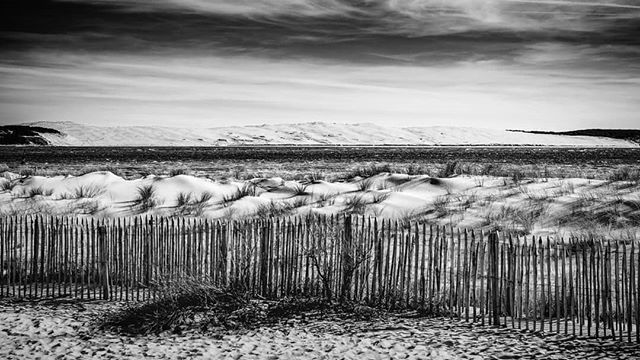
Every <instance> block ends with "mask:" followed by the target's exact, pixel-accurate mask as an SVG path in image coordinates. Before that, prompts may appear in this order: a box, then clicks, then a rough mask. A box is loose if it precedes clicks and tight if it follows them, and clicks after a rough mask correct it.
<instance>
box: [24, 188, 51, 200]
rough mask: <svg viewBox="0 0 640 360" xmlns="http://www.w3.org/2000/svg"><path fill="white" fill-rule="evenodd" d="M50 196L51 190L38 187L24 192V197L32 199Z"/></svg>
mask: <svg viewBox="0 0 640 360" xmlns="http://www.w3.org/2000/svg"><path fill="white" fill-rule="evenodd" d="M51 194H53V190H52V189H45V188H43V187H40V186H38V187H32V188H29V189H27V190H26V191H25V192H24V197H26V198H30V199H33V198H35V197H36V196H51Z"/></svg>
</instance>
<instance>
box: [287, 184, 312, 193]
mask: <svg viewBox="0 0 640 360" xmlns="http://www.w3.org/2000/svg"><path fill="white" fill-rule="evenodd" d="M308 187H309V185H306V184H305V185H303V184H300V183H296V184H295V185H293V186H292V187H291V188H290V189H291V193H292V196H306V195H309V194H310V193H309V192H308V191H307V188H308Z"/></svg>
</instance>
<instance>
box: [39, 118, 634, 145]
mask: <svg viewBox="0 0 640 360" xmlns="http://www.w3.org/2000/svg"><path fill="white" fill-rule="evenodd" d="M29 125H32V126H42V127H46V128H51V129H55V130H58V131H59V132H60V133H61V134H55V133H43V134H41V136H42V137H43V138H45V139H46V140H47V141H48V142H49V143H51V144H52V145H59V146H224V145H279V144H280V145H282V144H290V145H551V146H607V147H637V146H638V144H636V143H633V142H630V141H626V140H618V139H611V138H604V137H592V136H566V135H546V134H530V133H522V132H511V131H506V130H496V129H482V128H463V127H442V126H439V127H406V128H400V127H390V126H380V125H376V124H370V123H362V124H336V123H323V122H311V123H300V124H276V125H253V126H229V127H216V128H186V127H185V128H177V127H151V126H127V127H99V126H87V125H81V124H76V123H70V122H39V123H33V124H29Z"/></svg>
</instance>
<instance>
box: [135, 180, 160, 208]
mask: <svg viewBox="0 0 640 360" xmlns="http://www.w3.org/2000/svg"><path fill="white" fill-rule="evenodd" d="M137 191H138V197H137V198H136V200H135V201H134V203H135V206H136V207H137V208H138V209H139V210H140V212H146V211H148V210H150V209H151V208H153V207H155V206H156V204H157V201H156V190H155V188H154V187H153V185H142V186H139V187H138V189H137Z"/></svg>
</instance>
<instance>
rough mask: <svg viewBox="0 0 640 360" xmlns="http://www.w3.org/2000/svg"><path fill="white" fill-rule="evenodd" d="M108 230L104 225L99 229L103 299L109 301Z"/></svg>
mask: <svg viewBox="0 0 640 360" xmlns="http://www.w3.org/2000/svg"><path fill="white" fill-rule="evenodd" d="M106 237H107V229H106V228H105V226H104V225H101V226H99V227H98V249H100V274H101V276H100V280H101V282H102V299H104V300H108V299H109V272H108V271H107V257H108V254H107V251H108V247H107V242H106Z"/></svg>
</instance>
